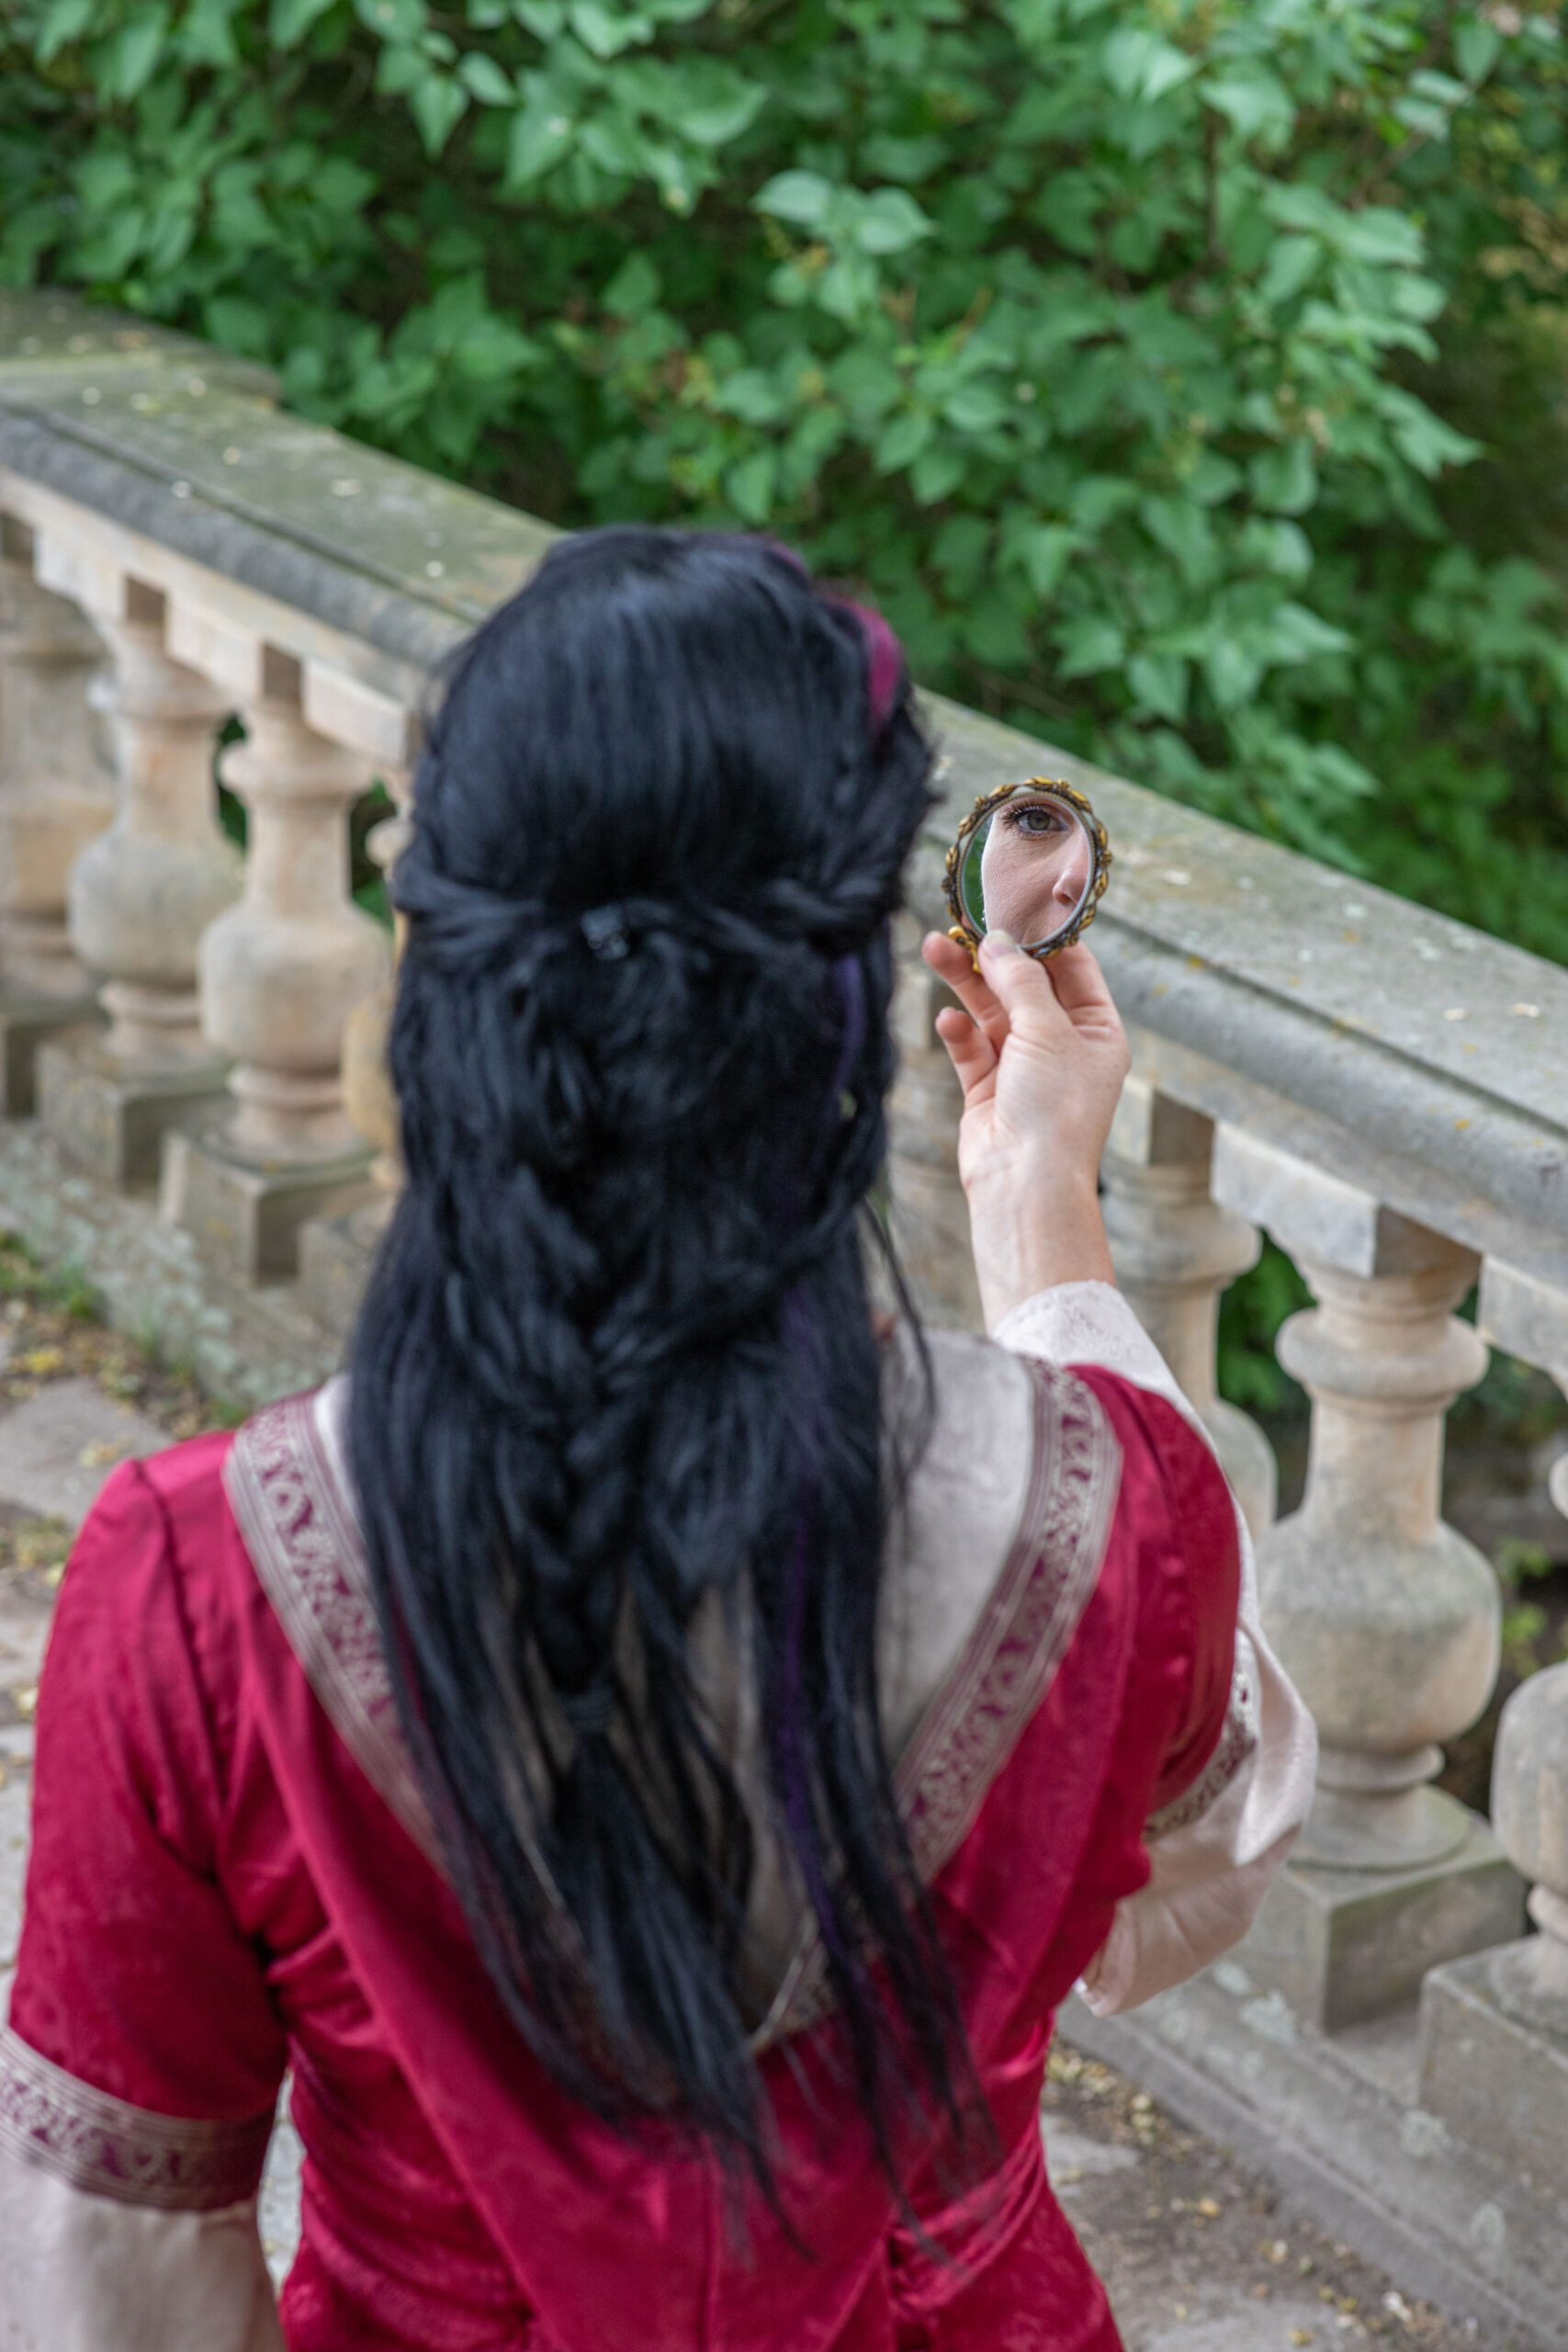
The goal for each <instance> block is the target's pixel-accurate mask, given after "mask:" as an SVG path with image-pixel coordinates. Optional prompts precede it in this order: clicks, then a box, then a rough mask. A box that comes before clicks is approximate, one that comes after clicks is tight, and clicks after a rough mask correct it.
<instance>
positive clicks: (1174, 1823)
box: [1144, 1632, 1258, 1844]
mask: <svg viewBox="0 0 1568 2352" xmlns="http://www.w3.org/2000/svg"><path fill="white" fill-rule="evenodd" d="M1257 1753H1258V1677H1257V1674H1256V1672H1255V1671H1254V1668H1253V1664H1252V1645H1251V1643H1250V1642H1249V1641H1248V1640H1247V1636H1246V1634H1242V1633H1239V1632H1238V1633H1237V1634H1236V1637H1235V1670H1234V1672H1233V1673H1232V1676H1231V1695H1230V1699H1229V1702H1228V1703H1227V1705H1226V1707H1225V1719H1224V1723H1223V1724H1221V1725H1220V1736H1219V1738H1218V1740H1217V1741H1216V1742H1215V1745H1214V1752H1213V1755H1212V1756H1211V1757H1210V1758H1209V1760H1208V1762H1207V1764H1205V1765H1204V1767H1203V1770H1201V1772H1200V1773H1199V1775H1198V1778H1197V1779H1196V1780H1195V1781H1193V1783H1192V1786H1191V1787H1190V1789H1188V1790H1185V1791H1184V1792H1183V1793H1182V1794H1181V1795H1180V1796H1179V1797H1173V1798H1172V1799H1171V1802H1170V1803H1169V1804H1162V1805H1161V1807H1160V1809H1159V1811H1158V1812H1157V1813H1151V1814H1150V1815H1149V1817H1148V1820H1147V1821H1146V1822H1145V1825H1144V1840H1145V1844H1152V1842H1153V1841H1154V1839H1156V1838H1168V1837H1169V1836H1170V1834H1171V1832H1172V1831H1173V1830H1176V1829H1190V1827H1191V1826H1192V1824H1193V1823H1194V1822H1195V1821H1201V1819H1202V1818H1203V1815H1205V1814H1206V1813H1207V1812H1208V1810H1209V1808H1210V1806H1211V1805H1214V1804H1218V1803H1219V1800H1220V1799H1221V1797H1223V1796H1224V1792H1225V1791H1226V1790H1227V1789H1228V1788H1229V1787H1230V1784H1231V1782H1232V1781H1234V1780H1235V1776H1236V1774H1237V1773H1238V1772H1239V1771H1240V1770H1241V1769H1242V1767H1243V1765H1244V1764H1247V1763H1248V1762H1249V1761H1250V1760H1251V1758H1253V1757H1254V1756H1256V1754H1257Z"/></svg>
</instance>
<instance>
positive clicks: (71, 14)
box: [33, 0, 94, 65]
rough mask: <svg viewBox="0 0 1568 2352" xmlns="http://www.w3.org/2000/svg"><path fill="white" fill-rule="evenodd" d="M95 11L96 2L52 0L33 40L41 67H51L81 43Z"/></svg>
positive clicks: (91, 0) (86, 0) (34, 49)
mask: <svg viewBox="0 0 1568 2352" xmlns="http://www.w3.org/2000/svg"><path fill="white" fill-rule="evenodd" d="M93 7H94V0H50V5H49V6H48V7H47V8H46V9H45V10H44V12H43V17H42V18H41V20H40V22H39V28H38V31H37V33H36V34H35V35H34V37H33V55H34V56H35V57H36V58H37V60H38V62H39V64H40V65H50V64H52V63H53V62H54V60H55V59H56V58H57V57H58V56H59V54H60V52H61V51H62V49H65V48H67V47H68V46H69V45H70V43H71V42H72V41H73V40H80V39H81V37H82V35H83V34H84V33H85V31H86V29H87V28H88V26H89V25H90V24H91V23H92V21H93Z"/></svg>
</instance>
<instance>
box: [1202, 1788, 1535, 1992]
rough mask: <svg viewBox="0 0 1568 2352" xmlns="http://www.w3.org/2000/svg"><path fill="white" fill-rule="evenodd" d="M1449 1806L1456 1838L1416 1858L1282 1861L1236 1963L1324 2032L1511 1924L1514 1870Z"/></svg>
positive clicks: (1518, 1917) (1514, 1927) (1409, 1987)
mask: <svg viewBox="0 0 1568 2352" xmlns="http://www.w3.org/2000/svg"><path fill="white" fill-rule="evenodd" d="M1455 1810H1456V1812H1459V1813H1460V1815H1461V1838H1462V1840H1463V1842H1462V1843H1461V1846H1460V1847H1459V1849H1458V1850H1457V1851H1455V1852H1452V1853H1450V1854H1447V1855H1445V1856H1444V1857H1443V1858H1442V1859H1441V1860H1438V1861H1436V1862H1433V1863H1431V1864H1430V1865H1428V1866H1427V1868H1425V1869H1418V1870H1405V1871H1368V1870H1346V1871H1335V1870H1324V1869H1318V1868H1309V1867H1307V1866H1305V1865H1303V1864H1301V1863H1297V1862H1291V1863H1288V1864H1287V1865H1286V1867H1285V1869H1284V1871H1282V1872H1281V1873H1280V1877H1279V1879H1278V1880H1277V1881H1276V1883H1275V1884H1274V1887H1273V1889H1272V1891H1271V1893H1270V1894H1269V1898H1268V1900H1267V1902H1266V1903H1265V1904H1264V1905H1263V1909H1262V1911H1261V1913H1260V1914H1259V1916H1258V1920H1257V1922H1256V1924H1255V1925H1254V1927H1253V1928H1252V1931H1251V1933H1250V1935H1249V1936H1248V1937H1247V1941H1246V1943H1245V1944H1244V1945H1243V1946H1242V1947H1241V1951H1240V1955H1239V1956H1240V1958H1241V1960H1242V1962H1243V1963H1244V1964H1245V1966H1246V1967H1247V1970H1248V1971H1249V1972H1250V1973H1251V1974H1252V1975H1253V1976H1255V1977H1256V1978H1257V1979H1258V1982H1259V1983H1260V1984H1262V1985H1268V1986H1269V1987H1271V1988H1272V1989H1273V1990H1275V1991H1277V1992H1278V1993H1280V1995H1282V1996H1283V1998H1284V1999H1285V2000H1286V2001H1287V2002H1288V2003H1289V2005H1290V2007H1291V2009H1292V2012H1293V2013H1294V2014H1295V2016H1297V2017H1298V2018H1302V2019H1303V2020H1304V2021H1305V2022H1306V2023H1307V2024H1309V2025H1311V2026H1314V2027H1315V2028H1317V2029H1318V2030H1321V2031H1325V2032H1332V2031H1333V2030H1335V2029H1336V2028H1337V2027H1339V2026H1348V2025H1353V2024H1355V2023H1357V2022H1358V2021H1359V2019H1361V2018H1375V2017H1377V2016H1379V2015H1381V2014H1382V2012H1384V2011H1386V2010H1389V2009H1393V2008H1397V2007H1399V2006H1400V2005H1401V2004H1402V2003H1404V2002H1409V2001H1413V2000H1414V1999H1415V1998H1416V1995H1417V1993H1418V1992H1419V1990H1420V1987H1421V1979H1422V1977H1423V1976H1424V1975H1425V1973H1426V1972H1427V1969H1428V1968H1433V1967H1436V1966H1437V1965H1438V1962H1442V1961H1446V1960H1453V1959H1456V1958H1458V1957H1459V1956H1460V1955H1461V1954H1462V1953H1465V1952H1472V1951H1479V1950H1482V1949H1483V1948H1484V1947H1485V1946H1487V1945H1489V1944H1496V1943H1504V1942H1506V1941H1508V1940H1509V1939H1511V1938H1513V1937H1515V1936H1517V1934H1518V1932H1519V1929H1520V1928H1521V1927H1522V1926H1523V1924H1524V1885H1523V1882H1522V1881H1521V1880H1520V1878H1519V1875H1518V1873H1517V1871H1516V1870H1515V1869H1514V1867H1513V1865H1512V1863H1511V1862H1510V1861H1509V1860H1508V1858H1507V1856H1506V1854H1505V1853H1504V1851H1503V1849H1502V1848H1501V1846H1500V1845H1499V1844H1498V1843H1497V1840H1496V1839H1495V1838H1494V1837H1493V1835H1492V1833H1491V1831H1490V1830H1489V1829H1488V1828H1487V1826H1486V1825H1485V1823H1484V1822H1483V1821H1481V1820H1480V1819H1479V1818H1477V1817H1476V1816H1475V1815H1464V1814H1463V1813H1462V1810H1461V1808H1458V1807H1456V1808H1455ZM1467 1825H1468V1826H1467Z"/></svg>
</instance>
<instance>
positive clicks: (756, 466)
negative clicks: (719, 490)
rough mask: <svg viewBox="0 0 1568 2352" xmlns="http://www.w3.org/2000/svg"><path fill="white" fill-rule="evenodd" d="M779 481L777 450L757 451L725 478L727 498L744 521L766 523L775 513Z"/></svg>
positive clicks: (732, 469) (733, 467)
mask: <svg viewBox="0 0 1568 2352" xmlns="http://www.w3.org/2000/svg"><path fill="white" fill-rule="evenodd" d="M777 478H778V455H777V452H776V451H775V450H773V449H757V450H754V451H753V452H752V454H751V456H750V457H749V458H741V460H740V462H739V465H736V466H731V468H730V469H729V471H728V473H727V474H726V475H725V478H724V492H725V496H726V497H727V498H728V501H729V503H730V504H731V506H733V507H734V509H735V511H736V513H737V514H738V515H739V516H740V517H741V518H742V520H743V521H745V522H748V523H751V524H761V523H765V522H766V521H767V519H768V517H769V515H771V514H772V513H773V485H774V483H775V481H777Z"/></svg>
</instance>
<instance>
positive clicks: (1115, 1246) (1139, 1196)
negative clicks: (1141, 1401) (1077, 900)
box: [1100, 1035, 1279, 1540]
mask: <svg viewBox="0 0 1568 2352" xmlns="http://www.w3.org/2000/svg"><path fill="white" fill-rule="evenodd" d="M1140 1042H1141V1041H1140V1040H1138V1038H1137V1037H1136V1035H1134V1069H1133V1073H1132V1075H1131V1076H1130V1077H1129V1079H1128V1080H1127V1083H1126V1085H1125V1086H1124V1087H1123V1089H1122V1100H1121V1103H1119V1105H1118V1106H1117V1113H1116V1120H1115V1124H1114V1125H1113V1127H1112V1129H1111V1141H1110V1145H1109V1147H1108V1148H1107V1151H1106V1154H1105V1159H1104V1162H1103V1165H1102V1168H1101V1171H1100V1173H1101V1178H1102V1186H1103V1191H1102V1205H1103V1207H1104V1211H1105V1227H1106V1232H1107V1235H1108V1236H1109V1238H1110V1242H1111V1258H1112V1261H1113V1262H1114V1264H1115V1268H1116V1278H1117V1280H1118V1282H1119V1283H1121V1285H1122V1289H1123V1290H1124V1291H1125V1292H1126V1294H1127V1296H1128V1298H1129V1299H1130V1300H1131V1302H1132V1304H1133V1306H1134V1309H1135V1311H1136V1313H1137V1316H1138V1319H1139V1321H1140V1322H1141V1323H1142V1324H1143V1326H1144V1329H1145V1330H1146V1331H1147V1333H1148V1334H1149V1337H1150V1338H1151V1339H1152V1340H1153V1341H1154V1343H1155V1345H1156V1347H1157V1348H1158V1349H1159V1351H1160V1353H1161V1354H1162V1355H1163V1356H1164V1358H1165V1360H1166V1362H1167V1363H1168V1364H1169V1366H1170V1368H1171V1371H1172V1372H1173V1373H1174V1374H1175V1375H1176V1378H1177V1380H1178V1381H1179V1383H1180V1385H1181V1388H1182V1391H1183V1393H1184V1394H1185V1395H1186V1396H1187V1397H1188V1398H1189V1399H1190V1402H1191V1403H1192V1405H1193V1406H1194V1407H1195V1408H1196V1410H1197V1411H1198V1413H1199V1414H1200V1416H1201V1419H1202V1421H1203V1424H1204V1427H1205V1428H1206V1429H1207V1430H1208V1431H1209V1434H1210V1436H1211V1437H1212V1438H1213V1442H1214V1449H1215V1452H1216V1453H1218V1455H1219V1457H1220V1461H1221V1463H1222V1464H1224V1470H1225V1474H1226V1476H1228V1478H1229V1479H1230V1482H1231V1484H1232V1486H1233V1487H1235V1492H1236V1497H1237V1499H1238V1501H1239V1502H1240V1504H1241V1507H1242V1510H1243V1512H1244V1513H1245V1515H1246V1518H1247V1525H1248V1526H1249V1527H1250V1529H1251V1530H1252V1533H1253V1536H1254V1539H1255V1540H1256V1539H1258V1538H1260V1537H1261V1536H1262V1535H1263V1533H1264V1532H1265V1530H1266V1529H1267V1528H1268V1527H1269V1526H1270V1525H1271V1523H1272V1521H1273V1518H1274V1504H1275V1497H1276V1493H1277V1490H1278V1484H1279V1474H1278V1470H1277V1467H1276V1464H1275V1461H1274V1451H1273V1448H1272V1447H1271V1446H1270V1444H1269V1441H1268V1439H1267V1438H1266V1437H1265V1436H1264V1434H1263V1432H1262V1430H1260V1429H1258V1426H1257V1424H1256V1423H1255V1422H1253V1421H1251V1420H1249V1419H1247V1415H1246V1414H1245V1413H1242V1412H1239V1411H1238V1410H1237V1409H1236V1408H1235V1406H1234V1405H1230V1404H1227V1403H1226V1402H1225V1400H1224V1398H1223V1397H1221V1396H1220V1394H1219V1391H1218V1389H1217V1387H1216V1385H1215V1355H1216V1348H1217V1342H1218V1335H1219V1317H1220V1298H1221V1295H1222V1293H1223V1292H1224V1290H1225V1289H1226V1288H1227V1286H1228V1285H1229V1284H1230V1283H1233V1282H1234V1281H1235V1278H1236V1276H1237V1275H1238V1274H1242V1273H1245V1272H1247V1268H1248V1267H1249V1266H1253V1265H1256V1263H1257V1262H1258V1252H1259V1250H1261V1248H1262V1237H1261V1236H1260V1235H1259V1234H1258V1231H1257V1229H1256V1227H1253V1226H1251V1225H1249V1224H1247V1221H1246V1220H1245V1218H1243V1217H1239V1216H1235V1214H1234V1213H1233V1212H1232V1211H1230V1210H1228V1209H1225V1208H1224V1207H1222V1206H1221V1204H1220V1203H1219V1202H1218V1201H1217V1200H1216V1199H1214V1198H1213V1196H1212V1191H1211V1165H1212V1160H1213V1142H1214V1130H1213V1122H1212V1121H1211V1120H1208V1119H1206V1118H1204V1117H1203V1116H1202V1114H1201V1113H1200V1112H1195V1111H1191V1110H1189V1109H1188V1108H1187V1107H1186V1105H1185V1104H1183V1103H1173V1102H1171V1101H1170V1100H1169V1099H1168V1097H1167V1096H1165V1095H1162V1094H1161V1093H1160V1092H1159V1091H1157V1089H1156V1088H1155V1087H1154V1086H1152V1085H1151V1084H1150V1083H1149V1081H1148V1080H1146V1079H1145V1078H1144V1077H1143V1076H1142V1074H1141V1072H1140V1070H1139V1069H1138V1067H1137V1060H1138V1052H1139V1045H1140Z"/></svg>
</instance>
